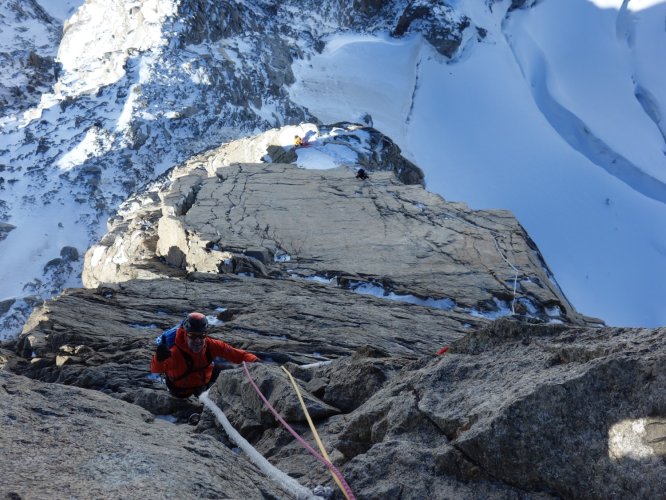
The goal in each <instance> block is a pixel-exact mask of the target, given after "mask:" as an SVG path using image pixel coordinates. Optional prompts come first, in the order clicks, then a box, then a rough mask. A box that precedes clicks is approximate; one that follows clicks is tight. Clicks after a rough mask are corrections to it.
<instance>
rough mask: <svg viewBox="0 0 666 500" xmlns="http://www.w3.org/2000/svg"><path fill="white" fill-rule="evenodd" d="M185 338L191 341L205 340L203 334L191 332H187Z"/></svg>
mask: <svg viewBox="0 0 666 500" xmlns="http://www.w3.org/2000/svg"><path fill="white" fill-rule="evenodd" d="M187 338H189V339H193V340H203V339H205V338H206V334H205V333H193V332H187Z"/></svg>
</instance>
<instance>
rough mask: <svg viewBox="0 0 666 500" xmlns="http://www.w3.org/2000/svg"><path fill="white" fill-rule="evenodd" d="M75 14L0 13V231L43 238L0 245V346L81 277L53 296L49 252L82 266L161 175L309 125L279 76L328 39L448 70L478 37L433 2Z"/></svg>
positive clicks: (179, 5) (211, 5)
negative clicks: (411, 43) (374, 43)
mask: <svg viewBox="0 0 666 500" xmlns="http://www.w3.org/2000/svg"><path fill="white" fill-rule="evenodd" d="M52 3H53V4H54V5H53V6H52V7H53V8H54V9H55V4H60V2H52ZM59 7H60V8H58V9H57V10H64V9H63V8H62V5H60V6H59ZM77 7H79V8H78V9H77V10H76V11H75V12H72V13H71V14H70V17H69V18H68V19H66V20H55V19H53V18H52V17H51V16H50V15H49V14H48V13H46V12H45V11H44V9H42V8H41V7H40V6H39V3H38V2H37V1H36V0H21V1H18V0H10V1H9V2H7V1H5V2H3V4H2V6H0V25H1V27H0V31H2V32H3V34H4V33H9V35H8V36H6V37H2V39H0V61H2V63H3V68H7V69H8V71H6V73H7V76H6V78H5V79H3V78H0V111H2V117H0V118H2V119H1V120H0V135H1V136H2V144H3V146H2V147H1V148H0V191H2V193H3V196H2V200H0V223H10V224H11V223H12V222H16V221H21V220H32V219H36V220H39V221H40V224H41V225H42V226H43V227H45V228H47V229H48V230H45V231H44V232H43V237H42V239H41V241H40V242H39V244H32V246H33V248H30V249H28V250H29V251H26V252H24V253H19V254H14V255H12V254H10V252H8V251H6V248H10V245H11V248H17V247H21V246H22V245H23V246H26V245H27V244H26V243H25V241H21V239H20V238H21V237H20V236H19V234H20V233H21V232H22V231H23V232H29V233H31V236H32V238H33V239H34V234H32V232H31V231H30V230H29V228H26V227H19V228H18V231H14V232H13V234H10V235H9V236H8V237H7V238H6V240H4V241H3V238H4V236H6V234H7V233H6V231H0V253H2V254H4V255H5V258H6V260H7V261H9V260H11V261H10V262H7V261H6V264H7V265H9V267H11V268H12V269H21V270H22V271H21V273H22V274H21V279H20V280H19V279H7V280H4V282H3V283H2V285H1V286H0V295H2V296H3V297H6V298H11V299H12V300H13V302H12V304H13V305H12V306H11V307H10V308H9V310H7V311H5V312H3V313H1V314H0V332H2V333H3V334H6V335H7V336H13V334H18V333H19V332H20V329H21V326H22V324H23V323H24V322H25V320H26V319H27V316H28V315H29V312H30V311H31V303H32V302H34V300H33V299H32V298H31V297H40V298H42V299H46V298H50V297H51V296H53V294H54V293H57V292H59V291H60V290H62V289H63V288H64V287H66V286H75V285H78V283H79V275H80V273H81V271H82V269H81V267H82V266H81V265H80V264H75V265H70V266H66V267H63V268H61V269H60V272H59V273H58V275H57V280H55V281H53V282H51V279H52V275H51V274H49V273H48V272H47V271H48V269H46V270H45V266H46V264H47V263H48V262H49V261H51V260H53V259H55V258H57V256H58V252H59V250H60V247H59V246H58V247H57V248H56V246H53V245H52V244H51V242H53V241H54V240H58V242H59V243H58V244H59V245H61V246H62V245H68V246H75V247H77V248H78V249H79V251H81V252H83V251H84V250H85V248H86V247H87V246H88V245H90V244H92V243H94V242H96V241H97V240H98V239H99V238H100V236H101V234H103V232H104V221H105V220H106V219H107V218H108V217H109V216H110V215H111V214H113V213H114V212H115V211H116V209H117V207H118V205H119V204H120V203H121V202H122V201H123V200H124V199H125V198H126V197H127V196H128V195H129V194H130V193H134V192H136V191H139V190H141V189H142V186H144V185H145V184H147V183H149V182H151V181H152V180H154V179H155V177H156V176H158V175H161V174H163V173H164V172H165V171H166V170H168V169H169V168H171V167H172V166H174V165H177V164H180V163H181V162H183V161H185V160H187V159H188V158H190V157H191V156H192V155H195V154H199V153H200V152H201V151H205V150H207V149H210V148H214V147H217V145H219V144H221V143H226V142H228V141H231V140H234V139H239V138H241V137H244V136H246V135H247V134H249V133H255V132H256V131H265V130H268V129H271V128H273V127H279V126H283V125H285V124H299V123H302V122H304V121H312V122H317V118H316V117H314V116H312V115H311V114H310V112H309V111H308V110H307V109H305V108H304V107H303V106H300V105H298V104H296V103H294V102H292V100H291V99H290V97H289V95H290V94H289V85H291V84H292V83H293V82H294V75H293V73H292V69H291V67H292V63H293V62H294V61H295V60H297V59H308V58H309V57H311V56H312V55H314V54H316V52H317V51H321V50H322V48H323V47H324V46H325V40H326V38H327V37H328V36H330V35H331V34H334V33H338V32H341V31H354V32H359V33H390V34H392V35H393V36H395V37H400V36H403V35H411V34H414V35H417V34H422V35H423V36H424V38H425V39H427V40H429V41H430V42H431V43H432V44H433V46H434V47H435V48H436V49H437V50H438V51H440V53H442V54H444V55H445V56H446V57H455V55H456V54H457V53H459V52H460V47H461V44H463V41H464V40H467V41H470V40H473V39H476V38H478V35H477V34H476V33H478V32H479V29H480V28H476V26H475V24H474V20H470V19H469V18H468V16H467V15H466V14H463V13H460V12H457V11H455V10H454V9H453V8H451V7H449V6H448V5H447V4H446V3H445V2H442V1H437V2H423V1H419V2H376V1H355V2H328V3H324V4H323V3H322V2H314V1H312V0H288V1H287V0H285V1H281V2H263V1H262V2H211V1H210V0H181V1H176V0H151V1H144V2H136V1H134V0H117V1H113V2H108V1H107V0H87V1H86V2H82V3H80V5H77ZM296 13H297V14H296ZM63 15H65V14H64V13H63ZM295 16H297V17H298V22H294V19H295ZM481 19H483V17H481ZM477 21H478V22H482V21H480V20H477ZM475 28H476V30H477V31H476V32H471V34H467V32H468V31H469V30H473V29H475ZM93 48H94V49H93ZM291 139H292V138H289V142H288V143H287V144H289V143H291ZM385 160H386V159H382V161H383V163H384V165H387V163H386V161H385ZM287 161H288V160H287ZM369 161H372V159H369ZM419 181H422V177H421V178H420V179H419V178H415V179H412V180H411V182H412V183H417V182H419ZM72 200H75V204H74V205H73V208H72V203H71V201H72ZM61 207H67V209H65V210H59V209H60V208H61ZM22 239H23V240H25V239H26V238H22ZM37 254H38V256H37ZM28 255H29V256H30V257H27V256H28ZM10 257H11V259H10ZM3 336H4V335H3Z"/></svg>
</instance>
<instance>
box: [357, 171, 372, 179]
mask: <svg viewBox="0 0 666 500" xmlns="http://www.w3.org/2000/svg"><path fill="white" fill-rule="evenodd" d="M356 178H357V179H361V180H363V181H364V180H366V179H369V178H370V176H369V175H368V174H367V173H366V171H365V169H362V168H359V169H358V171H357V172H356Z"/></svg>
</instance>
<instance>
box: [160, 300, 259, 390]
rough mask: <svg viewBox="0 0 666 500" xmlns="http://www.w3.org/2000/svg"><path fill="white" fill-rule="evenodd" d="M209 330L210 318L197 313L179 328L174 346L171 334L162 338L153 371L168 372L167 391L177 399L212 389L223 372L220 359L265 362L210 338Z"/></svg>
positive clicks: (191, 314) (236, 361) (191, 315)
mask: <svg viewBox="0 0 666 500" xmlns="http://www.w3.org/2000/svg"><path fill="white" fill-rule="evenodd" d="M207 330H208V320H207V319H206V316H204V315H203V314H201V313H199V312H193V313H190V314H188V315H187V318H186V319H185V320H184V321H183V322H182V323H181V324H180V325H179V326H178V327H177V329H176V335H175V341H174V342H173V345H171V346H169V341H168V339H167V332H165V333H163V334H162V335H161V337H160V343H159V344H158V345H157V350H156V351H155V354H154V355H153V359H152V361H151V363H150V371H151V372H153V373H164V374H165V375H166V384H167V388H168V389H169V391H170V392H171V394H173V395H174V396H176V397H179V398H187V397H190V396H191V395H193V394H194V395H196V396H198V395H200V394H201V393H202V392H204V391H205V390H206V389H208V387H210V386H211V385H212V384H213V382H215V379H216V378H217V376H218V375H219V373H220V369H219V368H217V367H215V364H214V363H213V359H215V358H216V357H221V358H224V359H226V360H229V361H231V362H233V363H241V362H243V361H248V362H255V361H261V360H260V359H259V358H258V357H256V356H255V355H254V354H252V353H249V352H246V351H243V350H241V349H235V348H233V347H231V346H230V345H229V344H226V343H225V342H222V341H221V340H217V339H214V338H211V337H208V335H207Z"/></svg>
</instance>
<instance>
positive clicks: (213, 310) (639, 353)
mask: <svg viewBox="0 0 666 500" xmlns="http://www.w3.org/2000/svg"><path fill="white" fill-rule="evenodd" d="M303 127H304V128H305V129H307V130H305V129H301V130H297V129H295V128H287V129H284V130H280V129H279V130H275V131H272V132H271V133H269V134H268V135H266V134H264V135H261V136H257V137H254V138H250V139H247V140H245V141H238V142H235V143H230V144H228V145H226V146H224V147H222V148H219V149H216V150H211V151H209V152H208V153H206V154H203V155H201V156H199V157H196V158H193V159H192V160H190V161H189V162H186V163H185V164H183V165H182V166H180V167H178V168H176V169H173V170H172V171H170V172H169V173H168V175H165V176H164V177H163V178H161V179H160V180H159V181H157V182H156V183H155V184H154V185H153V186H151V187H150V189H148V190H147V191H146V192H145V193H143V194H141V195H137V196H135V197H133V198H132V199H130V200H128V201H127V203H126V204H125V205H124V206H123V209H122V210H121V211H120V213H119V214H118V216H117V217H116V218H115V219H114V220H113V221H112V222H111V224H110V226H109V233H108V234H107V235H106V236H105V237H104V238H103V239H102V240H101V241H100V242H99V244H98V245H96V246H95V247H93V248H91V249H90V251H89V252H88V253H87V255H86V281H87V283H88V285H89V288H87V289H70V290H67V291H66V292H64V293H63V294H61V295H60V296H58V297H57V298H56V299H54V300H51V301H47V302H45V303H44V304H42V305H41V306H39V307H38V308H37V309H36V310H35V312H34V313H33V315H32V316H31V317H30V320H29V321H28V323H27V324H26V325H25V328H24V331H23V333H22V334H21V336H20V337H19V338H18V339H17V340H15V341H11V342H6V343H4V344H3V345H2V346H0V384H1V385H0V398H2V405H0V418H2V421H3V422H4V423H5V425H4V426H3V440H2V443H1V444H2V448H3V453H2V455H0V457H2V458H0V468H2V469H3V471H5V474H4V476H3V486H2V490H1V492H2V493H3V494H5V495H10V496H12V497H24V496H37V497H40V496H44V495H46V494H47V493H46V492H47V490H48V491H52V488H54V487H55V488H58V491H62V492H63V494H64V495H66V496H69V497H75V498H78V497H90V496H91V495H92V496H98V497H116V496H126V495H128V494H129V495H132V496H134V495H136V494H141V495H143V496H147V497H149V498H162V497H169V496H182V497H189V496H206V497H222V498H225V497H230V498H236V497H238V496H243V497H248V498H287V497H289V496H290V495H291V493H288V492H286V491H285V490H284V489H283V488H284V485H280V484H278V483H277V482H275V478H272V477H269V476H266V475H265V474H264V473H262V472H260V470H259V469H257V468H256V466H255V465H253V464H252V463H251V462H250V460H249V459H248V457H246V455H245V454H244V453H241V452H240V451H239V449H238V448H237V447H236V444H235V443H233V442H232V441H231V440H230V438H229V437H228V436H227V435H226V433H225V432H224V431H223V430H222V427H221V424H220V423H219V422H218V421H217V419H216V418H215V416H214V414H213V412H212V411H211V410H210V409H209V408H208V407H204V406H203V404H202V402H200V401H198V400H197V399H195V398H188V399H178V398H174V397H172V396H171V395H170V394H169V393H168V391H167V390H166V388H165V385H164V383H163V381H162V380H161V379H160V377H159V376H157V375H154V374H150V373H149V361H150V357H151V355H152V352H153V351H154V346H155V344H154V340H155V338H156V337H157V336H159V335H160V334H161V332H162V331H163V330H164V329H166V328H168V327H170V326H172V325H174V324H176V323H177V322H178V321H179V320H180V319H182V317H183V315H184V314H185V313H187V312H188V311H192V310H200V311H203V312H205V313H206V314H207V316H208V319H209V322H210V323H211V325H212V327H211V330H210V334H211V335H212V336H214V337H216V338H221V339H223V340H225V341H227V342H229V343H230V344H232V345H234V346H236V347H239V348H243V349H246V350H249V351H251V352H254V353H255V354H257V355H258V356H259V357H260V358H261V359H262V361H263V362H262V363H261V364H254V365H250V366H249V367H248V369H249V373H250V377H252V379H253V380H256V382H257V384H258V385H259V387H260V389H261V391H262V392H263V393H264V394H265V395H266V397H267V398H268V399H269V401H270V402H271V404H273V406H275V408H276V409H277V410H278V411H279V412H280V413H281V414H282V415H283V416H284V418H285V419H286V420H287V421H288V422H289V423H290V425H292V426H293V427H294V428H295V429H296V430H297V431H298V432H299V433H301V434H303V435H304V436H305V438H306V439H307V440H309V441H310V442H313V440H312V436H311V431H310V430H309V427H308V425H307V423H306V418H305V416H304V414H303V413H302V410H301V407H300V403H299V400H298V398H297V397H296V394H295V392H294V391H293V388H292V387H291V385H290V383H289V380H288V378H287V377H286V374H285V373H284V372H283V370H281V369H280V368H281V367H283V368H286V369H287V370H288V371H289V372H290V373H292V374H293V376H294V377H295V379H296V380H297V383H298V385H299V386H300V389H301V391H302V393H303V400H304V404H305V406H306V407H307V408H308V410H309V412H310V414H311V418H312V419H313V421H314V423H315V424H316V426H317V429H318V432H319V434H320V435H321V438H322V440H323V442H324V443H325V444H326V446H327V448H328V452H329V454H330V456H331V460H332V461H333V462H334V463H335V465H336V466H337V467H338V468H339V469H340V470H341V471H342V473H343V475H344V476H345V478H346V480H347V482H348V483H349V484H350V486H351V488H352V490H353V491H354V493H355V494H356V496H357V498H364V499H365V498H369V499H374V498H377V499H379V498H402V499H421V498H467V499H474V498H479V497H483V498H498V499H505V498H506V499H508V498H580V497H581V496H583V497H586V498H622V497H635V498H657V497H659V495H660V494H661V493H662V492H663V491H664V487H665V486H666V484H665V480H664V478H666V474H665V473H666V460H665V457H666V448H665V447H664V442H666V390H665V389H666V371H665V369H664V367H666V341H665V340H664V339H666V335H665V334H666V329H663V328H661V329H653V330H648V329H619V328H600V327H599V326H600V325H601V322H600V321H598V320H594V319H592V318H587V317H584V316H581V315H580V314H578V313H577V312H576V311H575V309H574V308H573V307H572V306H571V304H569V303H568V301H567V300H566V298H565V297H563V296H562V294H561V292H560V291H559V289H558V287H557V285H556V283H555V282H554V280H553V279H552V276H550V274H549V273H548V269H547V266H546V264H545V263H544V261H543V258H542V257H541V256H540V254H539V252H538V249H537V248H536V247H535V246H534V244H533V243H532V242H531V240H530V239H529V236H528V235H527V234H526V233H525V232H524V230H523V229H522V228H521V226H520V224H519V223H518V222H517V221H516V220H515V218H513V217H512V216H511V214H510V213H508V212H505V211H472V210H470V209H469V208H467V207H466V206H465V205H464V204H460V203H450V202H447V201H445V200H443V199H442V198H440V197H439V196H435V195H433V194H431V193H428V192H427V191H426V190H424V189H423V187H422V186H421V185H419V184H418V183H417V184H411V185H410V184H405V183H404V182H401V181H399V180H398V177H397V175H399V172H398V171H396V169H395V168H393V167H390V168H389V167H386V166H385V168H383V169H382V168H381V165H378V168H376V169H375V168H374V167H373V166H372V164H371V163H360V161H361V159H362V158H371V157H372V156H373V155H372V154H371V153H372V151H373V147H374V146H369V145H372V144H375V145H376V144H380V143H382V141H367V140H366V141H364V140H363V138H364V137H365V138H366V139H367V135H368V133H369V131H368V130H366V129H363V128H359V129H353V130H352V128H351V127H350V128H349V129H338V130H337V132H336V134H341V135H344V136H345V139H344V140H338V141H335V143H334V144H330V143H329V144H327V142H326V141H327V138H330V132H331V131H330V130H328V132H326V130H327V129H325V128H317V127H316V126H314V125H307V126H303ZM308 131H312V132H313V133H315V135H316V136H317V139H316V141H313V142H312V145H311V146H310V147H311V148H315V149H309V150H308V153H307V154H304V153H303V151H299V150H293V149H292V148H290V147H285V146H278V145H279V144H284V137H282V135H284V134H287V136H291V137H293V135H294V133H295V132H296V133H301V134H303V133H304V132H306V133H307V132H308ZM258 143H262V144H264V146H263V147H262V148H258V147H257V144H258ZM344 144H348V145H353V146H354V147H351V146H347V147H348V148H349V151H355V153H356V156H353V155H351V153H349V152H347V153H346V154H343V155H340V154H339V153H340V147H341V146H342V145H344ZM330 146H334V147H335V149H334V150H335V151H336V152H337V153H338V154H337V156H335V158H344V160H343V161H342V162H341V164H340V165H339V166H338V167H337V168H333V169H329V170H311V169H304V168H299V167H297V166H296V165H297V164H298V163H302V162H304V161H305V159H306V158H307V157H311V156H312V155H315V156H316V157H317V158H319V159H320V160H321V158H322V156H321V155H326V154H327V153H331V150H330V149H329V148H330ZM277 147H279V148H280V149H282V151H284V153H285V154H286V155H289V157H291V158H292V160H293V161H294V162H295V163H296V165H295V164H289V163H271V162H270V160H271V158H273V157H275V156H274V153H275V152H277V149H276V148H277ZM368 148H369V149H368ZM257 151H265V152H266V154H262V158H263V160H264V162H263V163H261V162H260V159H257V158H256V154H257ZM269 151H272V152H273V153H270V152H269ZM331 158H333V156H332V157H331ZM327 161H330V158H329V160H327ZM360 165H364V166H365V167H367V168H368V170H369V173H370V180H360V179H357V178H356V177H355V175H354V173H355V168H358V167H359V166H360ZM405 165H407V164H405ZM77 257H78V255H77V254H76V252H74V251H73V249H67V248H65V249H63V252H62V256H61V258H62V259H63V260H65V259H68V260H72V259H75V258H77ZM511 306H513V309H514V310H513V311H512V308H511ZM503 315H504V316H508V317H507V318H501V319H497V320H495V318H497V317H499V316H503ZM493 320H495V321H493ZM445 346H446V347H448V349H444V350H442V348H443V347H445ZM440 353H441V354H440ZM280 365H281V366H280ZM220 367H221V369H222V372H221V375H220V377H219V378H218V380H217V382H216V383H215V385H213V386H212V387H211V389H210V391H209V397H210V399H211V400H212V401H213V402H214V403H215V404H217V405H218V406H219V407H220V408H222V409H223V411H224V412H225V414H226V415H227V417H228V419H229V421H230V422H231V424H232V425H233V426H234V428H236V429H237V430H238V431H239V432H240V433H241V435H242V436H244V438H245V439H247V440H248V441H249V442H250V443H251V444H252V445H254V446H255V447H256V449H257V450H258V451H259V452H260V453H261V454H262V455H264V456H265V457H266V458H268V460H269V461H270V462H271V463H272V464H274V465H275V466H277V467H278V468H280V469H281V470H283V471H285V472H286V473H288V474H290V475H291V476H292V477H293V478H296V479H297V480H298V481H299V482H300V483H301V484H302V485H304V486H307V487H308V488H310V489H311V490H313V491H316V492H317V495H318V496H320V497H323V498H342V495H341V493H339V492H337V490H335V485H334V483H333V480H332V479H331V477H330V475H329V474H328V472H327V470H326V468H325V467H324V466H323V465H322V464H321V463H319V462H317V461H316V460H315V459H314V458H313V457H312V456H311V455H309V454H308V453H307V451H305V450H304V449H303V448H301V447H300V445H299V444H298V443H297V442H296V441H295V440H294V439H293V438H292V436H291V435H290V434H289V433H288V432H287V431H286V430H284V429H282V428H281V427H280V426H279V425H278V423H277V422H276V421H275V419H274V417H273V416H272V415H271V414H270V413H269V412H268V410H267V409H266V408H265V407H264V406H263V404H262V403H261V401H260V399H259V397H258V396H257V395H256V393H255V392H254V390H253V389H252V387H251V385H250V383H249V381H248V379H247V377H246V375H245V373H244V371H243V370H241V369H238V368H236V367H234V366H233V365H230V364H221V365H220ZM192 414H195V415H196V416H197V417H198V418H194V419H191V415H192ZM197 420H198V423H197V424H196V426H194V427H190V426H188V425H182V424H185V423H186V422H192V423H195V422H196V421H197ZM74 436H75V438H74ZM53 450H57V453H58V456H63V455H65V456H67V457H68V460H67V463H66V464H64V465H63V463H62V461H59V460H57V458H56V457H55V455H54V453H56V452H54V451H53ZM18 454H20V455H21V461H20V462H17V461H16V460H15V457H16V456H17V455H18ZM17 463H20V467H19V466H17V465H16V464H17ZM174 464H177V466H174ZM26 477H29V478H30V480H29V481H26V479H25V478H26ZM54 477H55V479H53V478H54ZM148 478H150V479H148Z"/></svg>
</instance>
